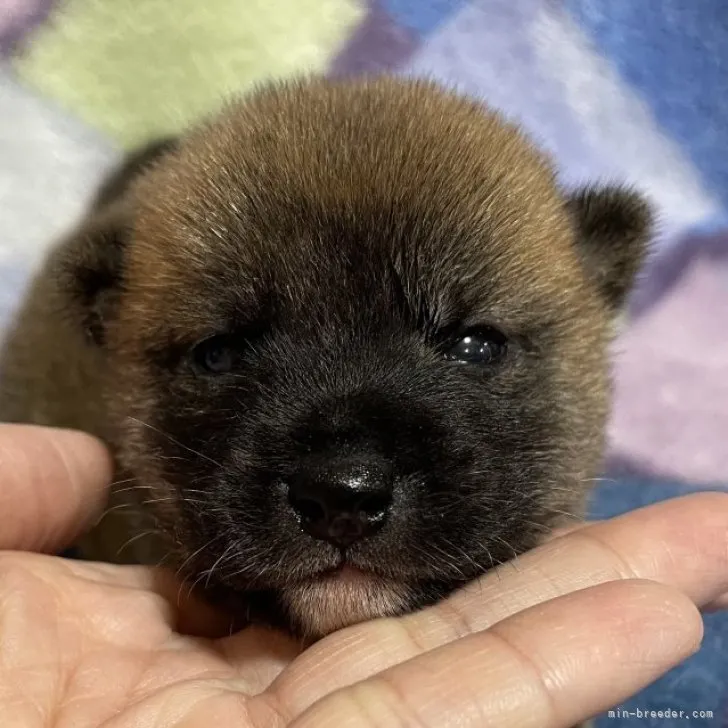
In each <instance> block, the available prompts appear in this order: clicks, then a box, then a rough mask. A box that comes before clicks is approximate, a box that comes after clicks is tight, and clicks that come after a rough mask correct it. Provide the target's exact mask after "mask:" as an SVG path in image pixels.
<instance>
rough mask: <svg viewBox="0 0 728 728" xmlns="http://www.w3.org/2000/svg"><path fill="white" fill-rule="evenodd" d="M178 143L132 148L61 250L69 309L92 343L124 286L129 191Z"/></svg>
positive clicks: (101, 335)
mask: <svg viewBox="0 0 728 728" xmlns="http://www.w3.org/2000/svg"><path fill="white" fill-rule="evenodd" d="M176 145H177V141H176V140H175V139H162V140H157V141H154V142H152V143H150V144H148V145H146V146H144V147H141V148H140V149H138V150H136V151H134V152H132V153H131V154H129V155H128V156H127V157H126V159H125V160H124V161H123V162H122V164H121V165H120V166H119V167H118V168H117V169H115V170H114V171H113V172H112V173H111V174H110V175H109V176H108V177H107V179H106V180H105V181H104V182H103V183H102V185H101V187H100V189H99V192H98V193H97V195H96V197H95V199H94V202H93V204H92V208H91V214H90V216H89V218H88V219H87V220H86V221H85V222H84V224H83V225H82V226H81V228H80V230H78V231H77V232H76V233H75V234H74V236H73V238H72V239H70V240H69V241H68V242H67V243H66V244H65V245H63V246H62V247H61V249H60V250H59V251H58V255H57V257H56V261H55V262H56V266H57V268H56V271H57V275H58V281H59V284H60V287H61V290H62V291H64V292H65V293H66V294H67V296H69V297H70V300H69V303H70V305H71V307H72V309H73V310H72V311H71V312H70V313H72V315H73V316H74V319H75V320H76V321H81V323H82V326H83V329H84V332H85V334H86V336H87V337H88V339H89V341H90V342H91V343H93V344H94V345H97V346H102V345H103V344H104V342H105V333H106V323H107V321H108V320H109V319H110V317H111V316H112V315H113V311H114V306H115V303H116V300H117V299H118V297H119V295H120V293H121V290H122V286H123V277H124V276H123V273H124V252H125V249H126V247H127V244H128V241H129V238H130V235H131V231H132V227H133V204H132V202H131V201H130V200H128V199H127V192H128V191H129V188H130V186H131V184H132V182H133V181H134V180H135V179H136V178H137V177H138V176H139V175H140V174H142V173H143V172H144V171H145V170H147V169H148V168H149V167H150V166H151V165H152V164H154V163H156V162H157V161H159V160H160V159H161V158H162V157H163V156H165V155H167V154H169V153H171V152H172V151H173V150H174V149H175V147H176Z"/></svg>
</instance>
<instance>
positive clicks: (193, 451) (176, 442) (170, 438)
mask: <svg viewBox="0 0 728 728" xmlns="http://www.w3.org/2000/svg"><path fill="white" fill-rule="evenodd" d="M127 418H128V419H130V420H131V421H132V422H136V423H138V424H140V425H142V426H143V427H148V428H149V429H150V430H152V431H154V432H156V433H157V434H158V435H161V436H162V437H166V438H167V439H168V440H169V441H170V442H171V443H173V444H174V445H177V446H178V447H181V448H182V449H184V450H187V451H188V452H191V453H192V454H193V455H197V456H198V457H201V458H203V459H204V460H208V461H209V462H211V463H212V464H213V465H215V466H216V467H218V468H222V467H223V466H222V463H219V462H217V460H215V459H214V458H211V457H209V456H208V455H205V454H204V453H202V452H199V451H198V450H195V449H194V448H191V447H189V446H188V445H185V444H184V443H182V442H180V441H179V440H175V438H174V437H172V436H171V435H168V434H167V433H166V432H162V430H160V429H159V428H157V427H154V426H153V425H150V424H148V423H146V422H142V421H141V420H140V419H137V418H136V417H132V416H131V415H127Z"/></svg>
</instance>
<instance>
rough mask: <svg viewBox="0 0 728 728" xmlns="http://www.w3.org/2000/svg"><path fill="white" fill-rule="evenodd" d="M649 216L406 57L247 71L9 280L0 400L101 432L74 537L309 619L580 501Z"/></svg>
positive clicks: (514, 538) (19, 413)
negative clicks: (82, 526)
mask: <svg viewBox="0 0 728 728" xmlns="http://www.w3.org/2000/svg"><path fill="white" fill-rule="evenodd" d="M649 234H650V213H649V210H648V207H647V205H646V204H645V202H644V201H643V200H642V199H641V197H640V196H638V195H637V194H636V193H634V192H631V191H626V190H622V189H617V188H609V187H607V188H603V189H596V188H593V189H592V188H589V189H584V190H579V191H575V192H571V193H567V192H564V191H562V190H561V189H559V187H558V185H557V184H556V182H555V175H554V170H553V168H552V166H551V164H550V162H549V160H548V159H547V158H546V157H545V156H544V155H543V154H541V153H540V152H539V151H537V150H536V149H534V147H533V146H532V145H531V143H530V142H529V141H528V140H527V139H526V138H525V137H524V136H523V135H522V133H521V132H520V131H519V130H518V129H517V128H516V127H514V126H512V125H511V124H509V123H507V122H506V121H504V119H502V118H501V117H500V116H499V115H498V114H497V113H494V112H493V111H491V110H489V109H487V108H485V107H484V106H483V105H482V104H480V103H478V102H476V101H474V100H470V99H467V98H462V97H459V96H458V95H456V94H454V93H451V92H449V91H448V90H445V89H442V88H439V87H438V86H436V85H435V84H433V83H430V82H424V81H405V80H395V79H389V78H381V79H377V80H348V81H325V80H309V81H297V82H291V83H284V84H273V85H269V86H265V87H262V88H260V89H259V90H257V91H256V92H254V93H251V94H250V95H249V96H247V97H246V98H244V99H242V100H241V101H238V102H235V103H233V104H231V105H229V106H228V107H227V108H225V109H224V110H223V111H222V112H221V113H220V114H219V115H218V116H216V117H215V118H213V119H211V120H208V121H206V122H204V123H202V124H201V125H200V126H199V127H198V128H196V129H193V130H191V131H190V132H189V133H188V134H186V135H184V136H183V137H181V138H179V139H170V140H164V141H161V142H158V143H155V144H153V145H152V146H150V147H148V148H146V149H144V150H142V151H140V152H139V153H137V154H135V155H132V157H131V158H129V160H127V162H126V163H125V165H124V166H123V168H122V169H121V170H120V171H118V172H117V173H116V174H115V175H114V176H113V177H112V178H111V179H110V180H108V181H107V183H106V184H105V185H104V187H103V189H102V191H101V192H100V193H99V195H98V197H97V199H96V201H95V203H94V205H93V208H92V210H91V212H90V214H89V217H88V219H87V220H85V221H84V222H83V223H82V224H81V225H80V227H79V229H78V230H77V231H76V232H75V233H74V234H73V235H71V236H70V237H69V238H68V239H67V240H65V241H63V242H62V243H61V244H60V245H59V246H57V247H56V248H55V249H54V250H53V251H52V253H51V255H50V256H49V258H48V260H47V262H46V263H45V266H44V267H43V268H42V270H41V271H40V273H39V275H38V276H37V278H36V279H35V281H34V282H33V284H32V285H31V287H30V290H29V293H28V295H27V298H26V300H25V303H24V305H23V307H22V309H21V310H20V312H19V314H18V317H17V320H16V323H15V325H14V327H13V328H12V329H11V331H10V333H9V335H8V338H7V341H6V345H5V349H4V356H3V360H2V364H1V370H0V371H1V376H2V398H1V400H0V415H1V416H2V419H4V420H6V421H15V422H36V423H40V424H45V425H56V426H65V427H74V428H79V429H82V430H86V431H89V432H91V433H94V434H96V435H98V436H100V437H101V438H103V439H104V440H105V441H106V442H108V443H109V445H110V446H111V448H112V449H113V452H114V453H115V456H116V460H117V462H118V483H117V485H116V486H115V489H114V493H113V494H112V506H111V508H110V511H109V514H108V516H107V517H106V518H104V519H103V520H102V522H101V523H100V524H99V525H98V526H97V528H96V529H95V531H94V532H92V533H91V534H89V536H88V537H87V539H86V540H85V542H84V543H83V544H82V547H83V550H84V553H85V554H86V555H87V556H90V557H93V558H100V559H106V560H116V561H119V560H126V561H134V562H143V563H157V562H158V561H160V560H162V559H164V560H165V561H166V563H168V564H169V565H171V566H172V567H173V568H175V569H178V570H179V571H180V573H181V574H183V575H184V576H185V577H186V578H187V579H189V580H190V582H191V583H195V584H196V585H197V588H198V589H200V590H202V591H203V592H204V593H205V594H207V595H208V596H209V598H210V599H213V600H219V601H220V602H221V603H224V604H226V605H228V606H229V607H230V608H231V609H233V610H234V611H235V612H236V613H237V614H238V615H241V616H243V617H245V618H246V619H252V620H260V621H264V622H266V623H269V624H273V625H277V626H280V627H283V628H284V629H287V630H289V631H290V632H292V633H294V634H297V635H301V636H305V637H308V638H312V639H316V638H319V637H321V636H323V635H325V634H327V633H329V632H331V631H333V630H336V629H339V628H341V627H344V626H346V625H350V624H352V623H355V622H358V621H361V620H366V619H370V618H374V617H379V616H384V615H394V614H400V613H403V612H406V611H409V610H414V609H417V608H421V607H423V606H425V605H428V604H431V603H433V602H435V601H437V600H439V599H441V598H443V597H445V596H446V595H447V594H449V593H450V592H452V591H453V590H454V589H456V588H458V587H460V586H461V585H464V584H466V583H467V582H469V581H470V580H472V579H474V578H476V577H478V576H480V575H481V574H483V573H484V572H486V571H487V570H488V569H491V568H492V567H493V566H494V565H497V564H499V563H502V562H504V561H507V560H509V559H512V558H513V557H514V556H515V555H517V554H520V553H522V552H524V551H525V550H527V549H530V548H532V547H533V546H535V545H536V544H538V543H539V541H541V540H542V539H543V538H544V536H545V535H546V534H548V533H549V532H551V531H552V529H554V528H555V527H558V526H559V525H563V524H564V523H565V522H566V521H567V520H568V519H570V518H572V517H579V516H581V515H582V512H583V507H584V501H585V497H586V494H587V492H588V488H589V484H590V482H591V481H592V479H593V477H594V476H595V475H596V474H597V472H598V470H599V467H600V458H601V454H602V449H603V440H604V429H605V419H606V416H607V413H608V404H609V362H608V347H609V343H610V340H611V337H612V332H613V328H614V326H613V325H614V322H615V319H616V317H617V316H618V315H619V313H620V311H621V309H622V306H623V304H624V301H625V298H626V297H627V294H628V293H629V291H630V288H631V286H632V284H633V280H634V277H635V274H636V273H637V271H638V269H639V267H640V264H641V261H642V259H643V256H644V254H645V247H646V245H647V241H648V238H649Z"/></svg>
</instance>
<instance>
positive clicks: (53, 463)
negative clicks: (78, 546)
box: [0, 425, 112, 551]
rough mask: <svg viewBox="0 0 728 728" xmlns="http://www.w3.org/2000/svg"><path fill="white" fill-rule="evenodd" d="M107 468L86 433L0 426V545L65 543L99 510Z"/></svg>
mask: <svg viewBox="0 0 728 728" xmlns="http://www.w3.org/2000/svg"><path fill="white" fill-rule="evenodd" d="M111 472H112V470H111V461H110V457H109V454H108V452H107V450H106V448H105V447H104V446H103V444H102V443H101V442H100V441H98V440H96V439H95V438H93V437H91V436H90V435H86V434H83V433H80V432H74V431H71V430H56V429H50V428H44V427H35V426H31V425H0V549H17V550H38V551H53V550H58V549H61V548H63V547H65V546H67V545H68V544H69V543H70V542H71V541H72V540H73V538H74V537H75V536H77V535H78V533H79V532H80V531H81V530H82V529H83V528H84V527H85V526H86V525H87V524H88V523H89V521H90V520H91V519H92V518H93V516H94V514H96V513H97V512H98V511H99V510H100V509H101V508H102V506H103V503H104V500H105V498H106V490H107V487H108V485H109V483H110V481H111V477H112V476H111Z"/></svg>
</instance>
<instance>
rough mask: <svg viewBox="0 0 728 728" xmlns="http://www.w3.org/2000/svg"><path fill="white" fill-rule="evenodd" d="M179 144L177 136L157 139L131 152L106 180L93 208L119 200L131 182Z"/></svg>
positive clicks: (96, 208) (99, 207) (97, 194)
mask: <svg viewBox="0 0 728 728" xmlns="http://www.w3.org/2000/svg"><path fill="white" fill-rule="evenodd" d="M178 144H179V140H178V139H177V138H176V137H165V138H163V139H155V140H154V141H152V142H149V144H146V145H145V146H142V147H139V148H138V149H136V150H134V151H133V152H131V153H130V154H129V155H128V156H127V157H126V159H124V161H123V162H122V163H121V164H120V165H119V167H118V168H117V169H115V170H113V171H112V172H111V174H110V175H109V176H108V177H107V178H106V179H105V180H104V182H103V183H102V185H101V187H100V188H99V191H98V192H97V193H96V197H95V198H94V201H93V205H92V207H93V209H94V210H99V209H101V208H103V207H106V205H109V204H111V203H114V202H118V201H119V199H120V198H122V197H123V196H124V195H125V194H126V192H127V191H128V189H129V186H130V185H131V183H132V182H133V181H134V180H135V179H136V178H137V177H138V176H139V175H140V174H141V173H142V172H144V171H145V170H146V169H148V168H149V167H151V166H152V165H153V164H155V163H156V162H158V161H159V160H160V159H161V158H162V157H164V156H166V155H167V154H169V153H171V152H173V151H174V150H175V149H176V148H177V146H178Z"/></svg>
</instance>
